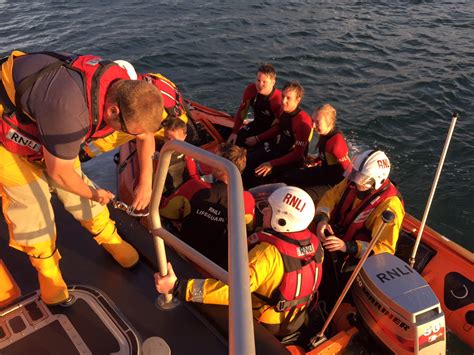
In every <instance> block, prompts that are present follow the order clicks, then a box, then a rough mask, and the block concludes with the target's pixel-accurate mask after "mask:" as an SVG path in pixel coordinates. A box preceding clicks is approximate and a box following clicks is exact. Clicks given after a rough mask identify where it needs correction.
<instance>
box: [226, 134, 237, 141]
mask: <svg viewBox="0 0 474 355" xmlns="http://www.w3.org/2000/svg"><path fill="white" fill-rule="evenodd" d="M236 140H237V133H231V134H230V136H229V138H227V143H229V144H235V141H236Z"/></svg>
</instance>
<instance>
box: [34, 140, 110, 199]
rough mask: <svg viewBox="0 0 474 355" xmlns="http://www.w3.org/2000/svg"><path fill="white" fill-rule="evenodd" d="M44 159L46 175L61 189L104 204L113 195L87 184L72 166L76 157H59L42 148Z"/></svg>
mask: <svg viewBox="0 0 474 355" xmlns="http://www.w3.org/2000/svg"><path fill="white" fill-rule="evenodd" d="M43 156H44V161H45V164H46V171H47V173H48V176H49V177H50V178H51V179H52V180H53V181H54V182H55V183H56V184H58V185H59V186H60V187H62V188H63V189H65V190H67V191H69V192H72V193H73V194H76V195H79V196H81V197H84V198H86V199H89V200H93V201H96V202H99V203H100V204H102V205H106V204H108V203H109V202H110V200H111V199H112V198H113V197H114V195H113V194H112V193H111V192H110V191H107V190H104V189H96V188H94V187H92V186H89V185H87V184H86V183H85V182H84V180H82V177H81V176H80V175H79V174H78V172H77V171H76V169H75V168H74V164H75V163H76V160H77V158H76V159H70V160H69V159H68V160H65V159H61V158H58V157H56V156H54V155H52V154H51V153H50V152H48V150H46V149H43Z"/></svg>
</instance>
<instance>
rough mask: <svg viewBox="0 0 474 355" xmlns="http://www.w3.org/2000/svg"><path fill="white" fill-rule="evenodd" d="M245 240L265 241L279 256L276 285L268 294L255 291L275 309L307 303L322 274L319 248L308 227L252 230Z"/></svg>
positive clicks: (322, 252)
mask: <svg viewBox="0 0 474 355" xmlns="http://www.w3.org/2000/svg"><path fill="white" fill-rule="evenodd" d="M248 242H249V244H251V245H253V244H256V243H259V242H266V243H269V244H271V245H274V246H275V247H276V248H277V249H278V251H279V252H280V255H281V257H282V260H283V266H284V273H283V279H282V281H281V283H280V286H279V287H278V288H277V289H275V290H274V291H273V293H272V295H271V296H270V298H268V297H265V296H263V295H260V294H256V293H255V292H254V294H256V296H257V297H258V298H261V299H262V300H264V301H265V302H266V303H267V304H269V305H271V306H273V307H274V308H275V310H276V311H277V312H285V311H289V310H291V309H292V308H295V309H299V308H302V307H304V306H305V305H307V304H308V303H309V302H310V301H311V300H312V298H313V295H314V293H315V292H316V291H317V289H318V286H319V283H320V281H321V276H322V261H323V254H324V251H323V248H322V246H321V244H320V243H319V240H318V238H317V237H316V236H315V235H314V234H313V233H311V232H310V231H309V230H308V229H305V230H303V231H301V232H292V233H288V232H285V233H281V232H277V231H275V230H273V229H265V230H264V231H263V232H258V233H254V234H253V235H251V236H250V237H249V240H248Z"/></svg>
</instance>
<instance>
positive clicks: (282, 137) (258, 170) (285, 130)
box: [243, 82, 313, 188]
mask: <svg viewBox="0 0 474 355" xmlns="http://www.w3.org/2000/svg"><path fill="white" fill-rule="evenodd" d="M303 97H304V89H303V87H302V86H301V85H300V84H299V83H297V82H290V83H288V84H286V85H285V86H284V87H283V96H282V113H281V115H280V116H279V118H278V124H276V125H274V126H273V127H271V128H270V129H269V130H267V131H266V132H263V133H261V134H259V135H256V136H253V137H249V138H247V140H246V143H247V145H249V146H254V145H256V144H257V143H259V142H265V143H264V144H263V145H261V146H259V147H258V148H256V149H255V150H254V151H252V152H250V153H249V156H248V157H247V161H248V164H247V168H246V169H245V172H244V174H243V181H244V184H245V187H246V188H251V187H254V186H257V185H260V184H262V183H265V182H267V181H268V180H269V178H273V179H275V178H276V177H278V176H279V175H281V173H282V172H283V171H287V170H288V169H292V170H294V169H296V168H299V167H301V165H302V164H303V162H304V158H305V156H306V154H307V151H308V144H309V141H310V140H311V135H312V130H313V122H312V120H311V117H310V116H309V115H308V114H307V113H306V112H305V111H303V110H302V109H301V108H300V103H301V100H303ZM278 135H279V137H278V139H276V141H274V142H268V140H269V139H271V138H275V137H276V136H278Z"/></svg>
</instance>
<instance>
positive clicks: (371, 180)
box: [315, 150, 405, 258]
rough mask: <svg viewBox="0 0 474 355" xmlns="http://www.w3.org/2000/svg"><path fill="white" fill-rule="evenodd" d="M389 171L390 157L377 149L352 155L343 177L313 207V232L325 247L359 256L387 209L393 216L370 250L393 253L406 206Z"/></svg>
mask: <svg viewBox="0 0 474 355" xmlns="http://www.w3.org/2000/svg"><path fill="white" fill-rule="evenodd" d="M389 174H390V161H389V159H388V157H387V156H386V154H385V153H384V152H382V151H380V150H367V151H365V152H363V153H360V154H358V155H357V156H355V157H354V159H353V162H352V169H349V170H346V173H345V175H346V178H345V179H344V180H342V181H341V182H340V183H339V184H338V185H336V186H334V187H333V188H332V189H330V190H328V191H327V192H326V193H325V194H324V195H323V197H322V198H321V200H320V201H319V203H318V206H317V208H316V217H315V221H316V223H317V229H316V233H317V235H318V237H319V239H320V240H321V241H322V242H323V245H324V247H325V248H326V250H328V251H330V252H333V251H341V252H343V253H345V254H348V255H351V256H354V257H356V258H359V257H360V256H361V255H362V254H363V253H364V251H365V250H366V249H367V246H368V245H369V242H370V240H371V239H372V238H373V237H374V236H375V233H377V231H378V229H379V227H380V226H381V224H382V223H383V221H382V213H383V212H384V211H385V210H389V211H391V212H393V214H394V215H395V220H394V222H393V223H391V224H388V225H387V226H386V227H385V228H384V230H383V232H382V235H381V236H380V239H379V240H378V242H377V243H376V244H375V246H374V249H373V253H374V254H379V253H384V252H386V253H390V254H394V253H395V248H396V245H397V241H398V236H399V233H400V227H401V224H402V221H403V217H404V216H405V209H404V207H403V200H402V198H401V195H400V193H399V191H398V190H397V188H396V187H395V186H394V185H393V184H392V182H391V181H390V179H389V177H388V176H389Z"/></svg>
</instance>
